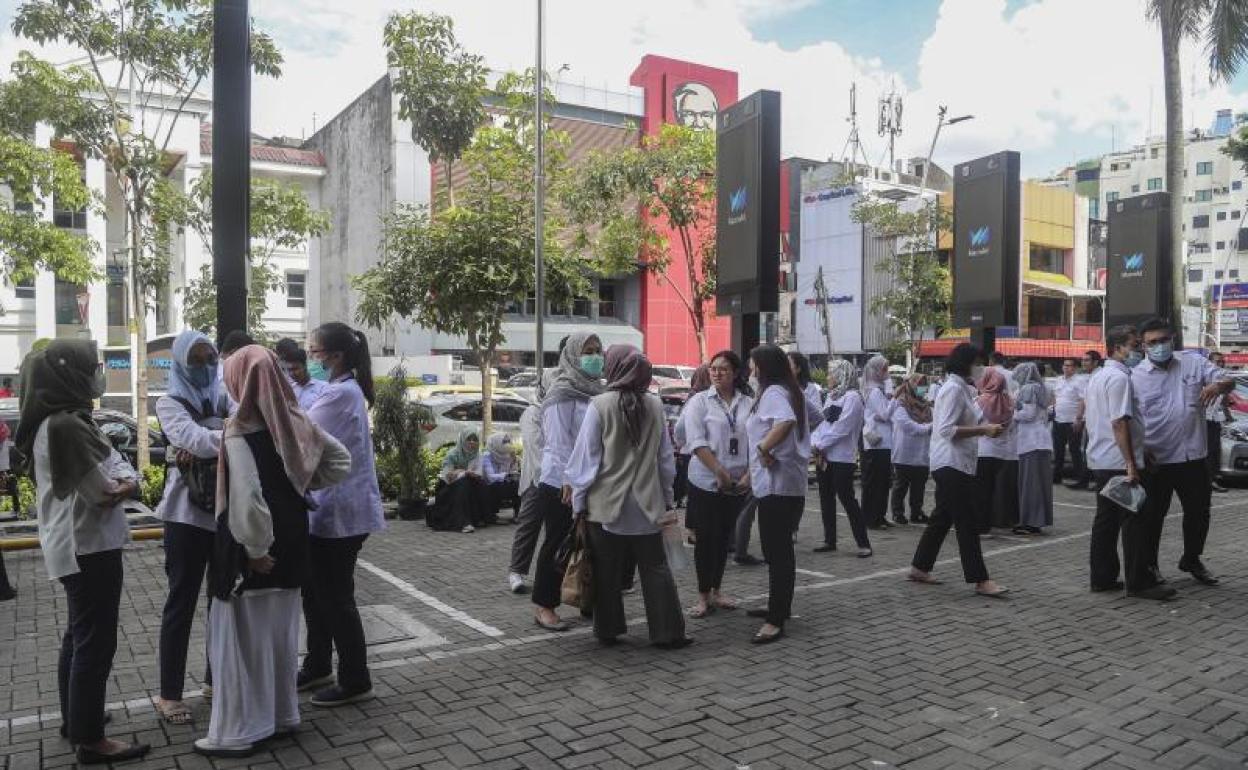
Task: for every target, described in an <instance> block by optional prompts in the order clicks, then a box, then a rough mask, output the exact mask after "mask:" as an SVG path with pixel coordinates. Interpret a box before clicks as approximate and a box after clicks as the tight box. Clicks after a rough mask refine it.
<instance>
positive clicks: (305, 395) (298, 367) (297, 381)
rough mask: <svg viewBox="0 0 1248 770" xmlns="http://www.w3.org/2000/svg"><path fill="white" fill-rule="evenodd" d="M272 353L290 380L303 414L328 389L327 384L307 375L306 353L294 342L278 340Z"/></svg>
mask: <svg viewBox="0 0 1248 770" xmlns="http://www.w3.org/2000/svg"><path fill="white" fill-rule="evenodd" d="M274 352H276V353H277V358H278V360H279V361H280V362H281V366H282V371H283V372H285V373H286V376H287V377H289V378H290V384H291V387H293V388H294V391H295V400H296V401H298V402H299V408H300V409H302V410H303V411H305V412H306V411H308V410H309V409H311V408H312V405H313V404H315V403H316V401H317V399H319V398H320V397H321V395H322V394H323V393H324V392H325V389H326V388H327V387H329V384H328V383H326V382H322V381H321V380H315V379H313V378H312V375H310V374H308V352H307V351H306V350H303V349H302V348H300V347H299V343H297V342H295V341H294V340H292V339H282V340H278V342H277V346H276V347H275V348H274Z"/></svg>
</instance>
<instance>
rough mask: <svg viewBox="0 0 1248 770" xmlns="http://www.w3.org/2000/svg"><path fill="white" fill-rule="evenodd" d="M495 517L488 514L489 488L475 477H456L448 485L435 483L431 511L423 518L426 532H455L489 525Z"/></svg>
mask: <svg viewBox="0 0 1248 770" xmlns="http://www.w3.org/2000/svg"><path fill="white" fill-rule="evenodd" d="M497 520H498V516H497V515H496V514H495V512H494V511H493V510H492V505H491V500H490V490H489V486H488V485H487V484H486V483H485V482H484V481H482V480H481V479H480V478H478V477H476V476H466V475H465V476H460V477H459V478H457V479H455V480H454V481H452V482H451V483H449V484H447V483H446V482H438V488H437V492H436V495H435V499H434V503H433V508H432V509H430V511H429V512H428V513H427V514H426V515H425V523H427V524H428V525H429V527H430V529H436V530H440V531H442V532H459V531H460V530H462V529H463V528H464V527H466V526H468V525H469V524H471V525H472V526H474V527H480V526H484V525H486V524H493V523H494V522H495V521H497Z"/></svg>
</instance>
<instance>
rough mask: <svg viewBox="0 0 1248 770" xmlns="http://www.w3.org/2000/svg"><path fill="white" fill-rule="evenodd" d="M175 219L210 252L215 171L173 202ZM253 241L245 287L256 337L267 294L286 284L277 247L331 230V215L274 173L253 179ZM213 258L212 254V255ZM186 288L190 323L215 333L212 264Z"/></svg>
mask: <svg viewBox="0 0 1248 770" xmlns="http://www.w3.org/2000/svg"><path fill="white" fill-rule="evenodd" d="M173 208H174V211H173V212H172V216H171V220H172V222H173V224H175V225H177V226H178V227H179V228H183V229H188V228H189V229H191V230H194V231H195V232H196V233H198V234H199V237H200V240H201V241H203V243H204V247H205V248H206V249H207V250H208V253H209V255H211V254H212V174H211V173H209V172H204V173H203V174H202V175H201V176H200V177H199V179H197V180H195V183H194V184H192V185H191V189H190V190H189V191H188V192H187V193H186V194H185V195H181V196H180V199H179V200H178V201H177V202H176V203H175V204H174V206H173ZM250 222H251V243H250V245H249V247H248V252H247V259H248V261H249V262H250V265H251V277H250V281H251V287H250V289H249V291H248V293H247V329H248V330H249V331H250V332H251V334H252V336H253V337H255V338H256V339H261V338H263V337H264V311H265V310H266V309H267V308H268V303H267V301H266V300H267V295H268V292H270V291H276V290H278V289H280V288H282V286H283V285H284V284H283V280H282V275H281V274H280V273H279V272H278V270H277V269H276V268H275V267H273V255H274V253H275V252H276V251H277V250H278V249H286V250H290V249H299V248H302V247H303V245H304V244H306V243H307V242H308V239H309V238H318V237H320V236H322V235H324V234H325V233H326V232H328V231H329V215H328V214H327V213H326V212H324V211H321V210H319V209H315V208H313V207H312V206H311V204H309V203H308V198H307V196H306V195H304V193H303V188H301V187H300V186H299V185H298V184H284V183H282V182H279V181H275V180H271V179H252V180H251V207H250ZM210 261H211V260H210ZM182 291H183V297H184V305H183V311H182V316H183V319H184V320H185V321H186V325H187V326H188V327H190V328H192V329H199V330H200V331H203V332H206V333H208V334H213V333H215V331H216V328H217V287H216V285H215V284H214V283H213V280H212V268H211V266H210V265H209V264H205V265H203V266H202V267H201V268H200V273H199V276H198V277H197V278H195V279H193V280H191V281H189V282H188V283H187V286H186V288H185V289H183V290H182Z"/></svg>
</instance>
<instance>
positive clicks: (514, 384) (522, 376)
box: [507, 369, 537, 388]
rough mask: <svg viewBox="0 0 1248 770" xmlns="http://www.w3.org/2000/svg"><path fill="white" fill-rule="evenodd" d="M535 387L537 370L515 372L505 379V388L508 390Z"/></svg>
mask: <svg viewBox="0 0 1248 770" xmlns="http://www.w3.org/2000/svg"><path fill="white" fill-rule="evenodd" d="M536 386H537V370H536V369H525V370H524V371H521V372H516V373H515V374H513V375H511V377H509V378H508V379H507V387H509V388H532V387H536Z"/></svg>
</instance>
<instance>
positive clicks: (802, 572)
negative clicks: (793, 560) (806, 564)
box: [793, 567, 836, 578]
mask: <svg viewBox="0 0 1248 770" xmlns="http://www.w3.org/2000/svg"><path fill="white" fill-rule="evenodd" d="M793 571H794V572H796V573H797V574H799V575H810V576H811V577H817V578H834V577H836V575H830V574H828V573H827V572H815V571H814V570H813V569H802V568H801V567H798V568H797V569H795V570H793Z"/></svg>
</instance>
